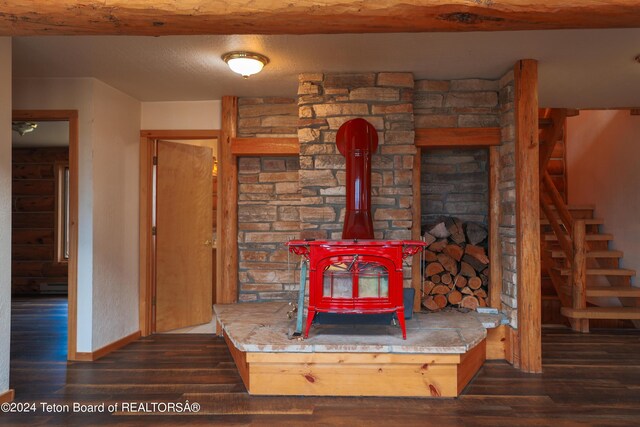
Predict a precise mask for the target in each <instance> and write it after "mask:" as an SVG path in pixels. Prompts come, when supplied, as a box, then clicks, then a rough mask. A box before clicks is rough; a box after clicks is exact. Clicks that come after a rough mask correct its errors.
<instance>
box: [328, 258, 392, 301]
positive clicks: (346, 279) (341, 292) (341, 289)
mask: <svg viewBox="0 0 640 427" xmlns="http://www.w3.org/2000/svg"><path fill="white" fill-rule="evenodd" d="M322 284H323V287H322V294H323V295H322V296H323V297H324V298H388V297H389V272H388V271H387V269H386V268H385V267H384V266H383V265H381V264H378V263H376V262H364V261H358V260H357V257H354V259H353V260H351V261H347V262H335V263H333V264H331V265H329V266H327V267H326V268H325V270H324V275H323V283H322Z"/></svg>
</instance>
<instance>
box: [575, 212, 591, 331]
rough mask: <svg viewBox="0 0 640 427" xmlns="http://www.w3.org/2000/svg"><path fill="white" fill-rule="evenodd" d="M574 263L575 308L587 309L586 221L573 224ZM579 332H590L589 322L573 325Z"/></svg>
mask: <svg viewBox="0 0 640 427" xmlns="http://www.w3.org/2000/svg"><path fill="white" fill-rule="evenodd" d="M572 237H573V239H572V240H573V263H572V269H571V289H572V295H573V308H574V309H585V308H587V249H586V225H585V221H584V220H576V221H574V223H573V236H572ZM573 329H574V330H578V331H579V332H589V320H588V319H581V320H578V321H576V322H575V323H574V324H573Z"/></svg>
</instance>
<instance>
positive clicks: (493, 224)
mask: <svg viewBox="0 0 640 427" xmlns="http://www.w3.org/2000/svg"><path fill="white" fill-rule="evenodd" d="M489 272H490V273H489V306H490V307H494V308H497V309H498V310H499V309H500V308H501V307H502V302H501V300H500V295H502V244H501V242H500V148H499V147H491V148H489Z"/></svg>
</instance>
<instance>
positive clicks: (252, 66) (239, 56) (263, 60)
mask: <svg viewBox="0 0 640 427" xmlns="http://www.w3.org/2000/svg"><path fill="white" fill-rule="evenodd" d="M222 60H223V61H224V62H226V63H227V65H228V66H229V68H231V71H233V72H234V73H238V74H240V75H241V76H242V77H244V78H245V79H246V78H248V77H249V76H250V75H252V74H257V73H259V72H260V71H262V68H263V67H264V66H265V65H267V64H268V63H269V58H267V57H266V56H264V55H260V54H259V53H253V52H244V51H235V52H229V53H225V54H224V55H222Z"/></svg>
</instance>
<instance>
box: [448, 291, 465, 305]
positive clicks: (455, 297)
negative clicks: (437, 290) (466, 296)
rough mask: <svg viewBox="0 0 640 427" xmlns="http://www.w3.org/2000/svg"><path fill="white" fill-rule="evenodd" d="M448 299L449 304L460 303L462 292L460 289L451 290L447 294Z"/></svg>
mask: <svg viewBox="0 0 640 427" xmlns="http://www.w3.org/2000/svg"><path fill="white" fill-rule="evenodd" d="M447 299H448V300H449V304H453V305H456V304H460V301H462V294H461V293H460V292H458V291H451V292H450V293H449V295H447Z"/></svg>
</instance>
